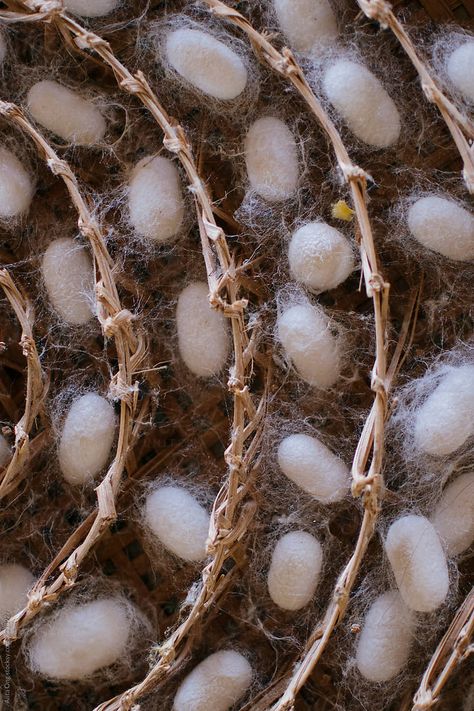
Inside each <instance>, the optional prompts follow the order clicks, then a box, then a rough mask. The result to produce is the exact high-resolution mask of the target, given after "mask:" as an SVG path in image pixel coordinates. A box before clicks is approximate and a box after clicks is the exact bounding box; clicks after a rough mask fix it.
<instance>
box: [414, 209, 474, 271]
mask: <svg viewBox="0 0 474 711" xmlns="http://www.w3.org/2000/svg"><path fill="white" fill-rule="evenodd" d="M408 227H409V230H410V232H411V234H412V235H413V237H414V238H415V239H416V240H417V241H418V242H420V244H422V245H423V246H424V247H427V248H428V249H431V250H432V251H433V252H437V253H438V254H442V255H443V257H449V259H454V260H456V261H457V262H464V261H467V260H469V259H473V258H474V215H472V214H471V213H470V212H468V211H467V210H466V209H465V208H464V207H461V206H460V205H458V204H457V203H456V202H454V200H448V199H446V198H442V197H439V196H438V195H426V196H425V197H422V198H419V199H418V200H416V201H415V202H414V203H413V204H412V205H411V206H410V208H409V210H408Z"/></svg>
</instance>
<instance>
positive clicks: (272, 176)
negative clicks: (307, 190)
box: [244, 116, 300, 203]
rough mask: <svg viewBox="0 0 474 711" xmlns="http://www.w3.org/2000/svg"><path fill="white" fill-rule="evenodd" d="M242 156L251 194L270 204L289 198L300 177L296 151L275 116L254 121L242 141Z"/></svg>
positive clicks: (287, 130) (292, 142) (289, 136)
mask: <svg viewBox="0 0 474 711" xmlns="http://www.w3.org/2000/svg"><path fill="white" fill-rule="evenodd" d="M244 153H245V163H246V166H247V175H248V179H249V183H250V189H251V190H253V191H254V192H256V193H257V195H259V196H260V197H261V198H263V199H264V200H266V201H267V202H270V203H275V202H281V201H282V200H286V199H287V198H289V197H291V195H293V193H294V192H295V191H296V189H297V187H298V180H299V174H300V171H299V164H298V151H297V148H296V141H295V138H294V136H293V134H292V132H291V131H290V129H289V128H288V126H287V125H286V123H285V122H284V121H282V120H281V119H279V118H276V117H275V116H264V117H262V118H259V119H257V120H256V121H254V123H253V124H252V125H251V126H250V128H249V130H248V133H247V135H246V137H245V146H244Z"/></svg>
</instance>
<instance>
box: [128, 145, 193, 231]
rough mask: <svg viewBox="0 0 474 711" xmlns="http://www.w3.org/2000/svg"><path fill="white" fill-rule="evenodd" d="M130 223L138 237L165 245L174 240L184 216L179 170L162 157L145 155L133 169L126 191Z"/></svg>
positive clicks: (171, 162)
mask: <svg viewBox="0 0 474 711" xmlns="http://www.w3.org/2000/svg"><path fill="white" fill-rule="evenodd" d="M128 210H129V217H130V222H131V224H132V226H133V228H134V229H135V231H136V232H137V234H139V235H140V236H141V237H145V238H146V239H149V240H153V241H154V242H159V243H163V242H168V241H169V240H171V239H173V238H174V237H176V235H177V234H178V232H179V231H180V229H181V225H182V223H183V217H184V201H183V195H182V189H181V181H180V177H179V173H178V169H177V168H176V165H175V164H174V163H173V161H171V160H169V159H168V158H164V157H162V156H146V157H145V158H142V160H141V161H139V162H138V163H137V165H136V166H135V168H134V169H133V172H132V175H131V178H130V183H129V190H128Z"/></svg>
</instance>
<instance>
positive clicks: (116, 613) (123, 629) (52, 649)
mask: <svg viewBox="0 0 474 711" xmlns="http://www.w3.org/2000/svg"><path fill="white" fill-rule="evenodd" d="M130 613H131V611H130V609H129V606H128V605H127V603H126V601H125V599H123V598H120V597H104V598H100V599H98V600H94V601H93V602H88V603H85V604H69V605H66V606H65V607H63V608H62V609H61V610H59V612H57V613H56V614H55V615H53V617H52V619H50V620H47V621H46V622H44V623H43V624H41V625H40V626H39V628H38V629H37V630H36V631H35V633H34V634H33V637H32V639H31V642H30V644H29V645H28V648H27V652H28V662H29V665H30V667H31V669H32V670H33V671H35V672H36V673H38V674H41V676H45V677H48V678H50V679H58V680H66V679H69V680H72V681H74V680H78V679H86V678H87V677H88V676H91V675H92V674H94V672H96V671H98V670H99V669H102V668H104V667H108V666H110V665H111V664H114V662H116V661H118V660H119V659H120V658H121V657H122V656H123V654H124V653H125V651H126V648H127V644H128V641H129V638H130V634H131V631H132V619H131V614H130Z"/></svg>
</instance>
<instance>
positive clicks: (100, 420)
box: [58, 393, 115, 484]
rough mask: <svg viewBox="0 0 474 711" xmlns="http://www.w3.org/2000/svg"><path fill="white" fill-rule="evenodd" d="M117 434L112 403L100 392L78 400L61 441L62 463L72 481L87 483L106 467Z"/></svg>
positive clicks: (60, 457)
mask: <svg viewBox="0 0 474 711" xmlns="http://www.w3.org/2000/svg"><path fill="white" fill-rule="evenodd" d="M114 435H115V414H114V409H113V407H112V405H110V403H109V402H107V400H106V399H105V398H103V397H101V396H100V395H98V394H97V393H86V394H85V395H82V396H81V397H79V398H77V400H74V402H73V403H72V405H71V408H70V410H69V412H68V414H67V416H66V421H65V423H64V427H63V431H62V433H61V439H60V441H59V452H58V456H59V466H60V467H61V471H62V473H63V475H64V478H65V479H66V481H68V482H69V483H70V484H87V483H88V482H89V481H91V479H93V478H94V477H95V476H96V474H98V473H99V472H100V470H101V469H102V468H103V467H104V466H105V464H106V462H107V459H108V458H109V454H110V450H111V447H112V443H113V441H114Z"/></svg>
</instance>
